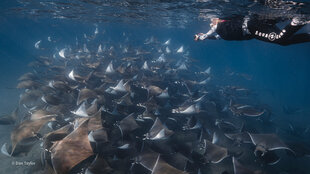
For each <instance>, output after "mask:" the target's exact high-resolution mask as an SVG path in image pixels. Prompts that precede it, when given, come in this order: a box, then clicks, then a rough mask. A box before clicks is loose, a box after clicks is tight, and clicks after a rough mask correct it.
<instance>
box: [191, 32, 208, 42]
mask: <svg viewBox="0 0 310 174" xmlns="http://www.w3.org/2000/svg"><path fill="white" fill-rule="evenodd" d="M205 38H206V34H204V33H198V34H195V35H194V40H195V41H198V40H204V39H205Z"/></svg>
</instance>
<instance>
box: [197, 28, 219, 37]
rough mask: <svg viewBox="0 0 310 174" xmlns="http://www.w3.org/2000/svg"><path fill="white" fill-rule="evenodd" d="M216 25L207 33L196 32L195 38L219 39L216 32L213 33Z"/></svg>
mask: <svg viewBox="0 0 310 174" xmlns="http://www.w3.org/2000/svg"><path fill="white" fill-rule="evenodd" d="M215 30H216V26H214V27H212V28H211V29H210V30H209V31H208V32H207V33H199V34H196V37H195V40H205V39H220V36H219V35H218V34H215Z"/></svg>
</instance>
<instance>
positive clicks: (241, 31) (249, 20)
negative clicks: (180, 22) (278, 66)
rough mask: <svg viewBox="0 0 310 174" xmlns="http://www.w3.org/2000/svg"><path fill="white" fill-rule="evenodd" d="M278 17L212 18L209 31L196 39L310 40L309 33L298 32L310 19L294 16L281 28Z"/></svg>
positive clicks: (270, 0) (275, 0)
mask: <svg viewBox="0 0 310 174" xmlns="http://www.w3.org/2000/svg"><path fill="white" fill-rule="evenodd" d="M260 3H262V4H264V5H265V6H268V7H274V6H277V7H279V6H282V5H284V4H288V3H289V4H293V5H296V4H297V5H303V4H302V3H295V2H293V1H282V0H260ZM278 22H279V20H277V19H263V18H262V17H260V16H258V15H246V16H233V17H230V18H225V19H219V18H212V19H211V24H210V27H211V29H210V30H209V31H208V32H207V33H199V34H195V36H194V40H196V41H198V40H205V39H224V40H250V39H254V38H255V39H258V40H262V41H265V42H271V43H275V44H279V45H291V44H297V43H304V42H310V34H309V33H300V34H296V32H297V31H299V30H300V29H301V28H302V27H303V26H305V25H306V24H308V23H310V21H302V20H301V19H300V18H298V17H294V18H293V19H292V20H291V21H290V23H289V24H288V25H286V26H285V27H284V28H282V29H280V28H279V27H278V26H277V23H278Z"/></svg>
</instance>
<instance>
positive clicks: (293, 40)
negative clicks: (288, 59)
mask: <svg viewBox="0 0 310 174" xmlns="http://www.w3.org/2000/svg"><path fill="white" fill-rule="evenodd" d="M305 42H310V34H308V33H301V34H296V35H293V36H292V37H290V38H288V39H286V40H284V41H283V42H280V43H279V44H280V45H283V46H287V45H292V44H299V43H305Z"/></svg>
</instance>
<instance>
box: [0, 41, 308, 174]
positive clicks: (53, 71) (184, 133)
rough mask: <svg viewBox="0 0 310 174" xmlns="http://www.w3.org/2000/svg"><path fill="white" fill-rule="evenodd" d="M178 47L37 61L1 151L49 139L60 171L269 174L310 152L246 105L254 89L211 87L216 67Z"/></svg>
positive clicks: (64, 54) (65, 54)
mask: <svg viewBox="0 0 310 174" xmlns="http://www.w3.org/2000/svg"><path fill="white" fill-rule="evenodd" d="M49 41H50V38H49ZM40 43H41V41H39V42H37V43H36V44H35V47H36V48H37V49H39V48H40V45H39V44H40ZM169 44H170V40H168V41H166V42H164V44H160V43H158V42H156V41H155V40H154V38H150V39H148V40H147V42H146V43H144V45H145V47H146V48H145V49H144V50H148V51H141V50H142V49H134V48H130V47H124V46H122V47H120V48H121V50H120V51H117V50H116V49H118V48H116V47H113V46H111V47H110V48H107V46H105V47H102V46H101V45H99V48H98V49H96V51H89V50H88V49H87V47H86V45H85V44H84V46H83V47H82V48H80V49H76V50H74V49H71V48H64V49H62V50H60V51H59V52H57V54H55V55H54V58H49V57H43V56H41V57H39V58H37V59H36V60H35V61H34V62H32V63H30V66H31V67H32V69H33V71H32V72H29V73H26V74H24V75H22V76H21V77H20V78H19V79H18V80H19V83H18V85H17V88H20V89H25V91H24V92H23V93H22V94H21V96H20V100H19V107H18V108H17V109H16V110H14V111H13V112H12V114H11V115H8V116H4V117H1V118H0V124H16V127H15V128H14V130H13V131H12V132H11V142H10V143H5V144H3V145H2V148H1V152H2V153H3V154H5V155H7V156H9V157H11V156H14V157H18V156H21V155H27V153H29V152H30V151H31V150H34V149H32V147H33V146H34V144H36V143H40V147H41V149H40V151H38V153H39V154H38V156H41V162H42V170H43V171H44V173H57V174H65V173H85V174H102V173H133V174H143V173H145V174H170V173H173V174H174V173H193V174H202V173H216V174H260V173H261V174H262V173H272V169H273V167H272V166H276V165H277V164H278V162H279V161H280V160H281V159H282V158H298V157H300V156H307V155H308V156H309V150H308V149H307V148H304V150H302V151H301V150H299V151H297V150H296V151H295V149H296V148H295V149H294V147H295V146H289V145H288V144H287V143H286V142H285V141H283V140H282V139H281V137H279V136H278V135H277V134H276V132H275V129H270V127H275V125H273V126H271V125H272V124H271V123H270V121H269V120H270V119H269V117H270V111H269V110H268V109H266V108H263V107H260V106H258V105H251V104H248V103H246V101H247V100H244V99H243V100H240V101H239V96H242V98H247V97H248V93H249V90H247V89H245V88H241V87H237V86H224V87H223V86H217V85H214V83H210V80H211V79H212V77H213V75H212V73H211V68H210V67H209V68H206V70H204V71H198V69H199V68H197V67H195V66H194V65H193V63H192V61H191V59H190V58H188V57H187V56H182V57H181V58H179V59H177V60H176V59H173V58H169V57H173V54H174V53H172V52H173V51H171V50H170V49H169V47H168V45H169ZM183 49H184V48H183V47H180V48H179V49H177V50H176V51H175V54H183V51H184V50H183ZM118 52H120V53H118ZM158 54H159V55H160V56H159V57H158V56H156V58H154V57H155V56H154V55H158ZM266 125H269V126H266ZM266 127H267V128H266ZM7 144H10V146H8V145H7ZM283 152H284V153H283ZM270 166H271V167H270ZM274 168H276V167H274Z"/></svg>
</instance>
